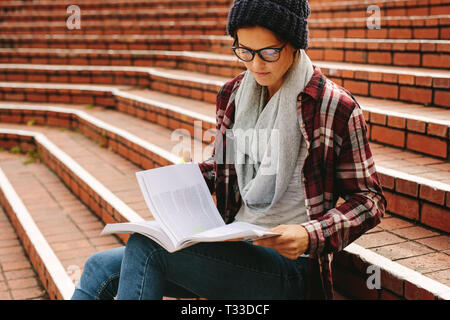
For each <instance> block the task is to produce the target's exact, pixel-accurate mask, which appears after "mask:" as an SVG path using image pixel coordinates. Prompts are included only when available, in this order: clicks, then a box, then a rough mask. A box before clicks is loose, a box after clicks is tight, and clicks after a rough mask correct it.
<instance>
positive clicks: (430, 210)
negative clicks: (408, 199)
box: [420, 203, 450, 232]
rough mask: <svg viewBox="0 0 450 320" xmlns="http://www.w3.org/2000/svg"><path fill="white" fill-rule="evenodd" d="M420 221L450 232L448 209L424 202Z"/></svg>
mask: <svg viewBox="0 0 450 320" xmlns="http://www.w3.org/2000/svg"><path fill="white" fill-rule="evenodd" d="M420 221H421V222H422V223H423V224H425V225H427V226H430V227H433V228H436V229H438V230H442V231H445V232H450V210H448V209H443V208H442V207H438V206H435V205H432V204H428V203H424V204H423V205H422V212H421V219H420Z"/></svg>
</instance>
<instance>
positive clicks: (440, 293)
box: [2, 112, 450, 299]
mask: <svg viewBox="0 0 450 320" xmlns="http://www.w3.org/2000/svg"><path fill="white" fill-rule="evenodd" d="M102 115H103V112H102ZM122 126H123V123H122ZM2 127H4V129H2V131H3V132H5V131H6V130H7V129H9V130H10V133H12V132H13V131H12V130H13V129H22V130H23V129H25V130H28V129H29V127H24V126H18V125H9V124H2ZM41 129H42V130H41ZM33 131H42V132H45V134H46V136H47V137H50V139H51V140H52V141H54V143H55V144H56V145H57V146H58V147H60V148H61V149H62V148H66V149H67V150H66V149H64V151H66V152H67V153H69V152H71V153H76V152H77V151H75V150H74V149H78V150H79V149H80V147H83V148H87V149H90V148H91V146H90V144H92V145H94V143H93V142H91V141H90V140H86V139H80V138H79V139H75V138H74V136H75V135H77V134H76V133H75V132H71V131H66V132H65V135H66V136H65V137H64V138H58V137H57V136H60V135H62V133H61V131H58V130H56V129H50V128H46V127H43V128H39V127H33ZM68 136H70V138H69V137H68ZM14 140H15V141H16V144H17V143H18V142H19V141H20V138H19V139H18V135H17V134H16V135H12V134H9V135H7V134H3V136H2V142H3V144H6V145H8V147H11V146H13V143H12V141H14ZM18 140H19V141H18ZM75 140H77V144H76V146H75V144H74V141H75ZM81 140H82V141H81ZM23 143H24V142H23V141H22V144H23ZM92 148H95V149H98V147H92ZM78 152H79V151H78ZM84 154H86V153H84ZM89 154H90V157H89V158H91V159H92V158H95V157H96V155H97V154H98V152H96V153H92V154H91V153H90V152H89ZM85 158H86V157H85ZM43 159H44V161H46V160H45V159H47V157H46V156H44V157H43ZM105 159H106V155H105V154H103V153H102V159H101V161H102V164H105ZM108 159H109V158H108ZM76 161H80V162H82V161H84V160H83V159H82V158H81V157H80V158H77V159H76ZM107 163H108V164H111V163H112V162H111V161H108V162H107ZM118 166H119V164H116V165H115V167H118ZM98 168H99V165H97V166H96V169H97V170H95V169H93V171H95V173H96V174H97V176H99V175H102V176H103V174H100V173H99V171H100V170H98ZM55 171H56V172H57V173H58V174H59V175H60V176H66V178H64V180H67V179H70V178H67V174H65V175H64V173H61V171H62V170H55ZM122 171H124V169H122ZM104 175H105V176H106V173H104ZM99 180H100V178H99ZM114 180H115V182H116V183H115V185H116V186H117V185H118V184H117V179H114ZM120 185H121V186H123V183H120ZM391 219H392V218H391ZM393 225H394V226H395V225H396V226H397V227H398V225H399V223H394V224H392V220H391V224H388V225H386V224H384V225H380V226H379V227H377V228H378V229H374V230H372V231H373V232H375V231H383V230H384V229H383V228H386V229H387V228H391V229H393V228H392V226H393ZM409 226H411V225H410V224H406V222H404V224H403V227H404V228H406V227H409ZM422 229H423V228H422ZM405 231H406V230H402V232H403V233H402V237H404V238H407V237H408V236H409V235H410V234H409V233H406V232H405ZM408 231H409V230H408ZM411 231H414V232H416V234H417V227H416V228H415V229H411ZM368 235H370V234H368ZM380 235H381V234H380ZM410 237H413V235H411V236H410ZM428 237H430V238H431V237H434V239H425V240H424V242H425V243H426V244H425V245H422V247H423V248H417V247H413V249H415V250H411V249H410V248H408V247H407V248H406V249H401V248H400V249H399V248H397V251H396V253H397V254H398V253H399V250H403V251H402V252H403V255H406V256H408V257H411V256H412V255H414V256H415V255H425V254H429V255H430V256H429V257H425V261H428V258H431V257H434V261H433V264H430V265H429V266H428V264H427V266H428V267H429V268H428V269H427V270H426V271H427V273H429V274H430V276H432V277H434V278H435V279H436V278H437V279H440V281H438V280H433V279H431V278H429V277H428V276H424V275H422V274H420V273H419V272H417V271H414V270H412V269H411V268H408V267H404V266H402V265H401V264H400V263H399V262H393V261H391V260H390V259H389V258H386V257H383V256H382V255H380V254H377V253H375V252H373V251H372V250H369V249H365V248H364V247H362V246H361V245H358V244H352V245H351V246H349V247H347V248H346V249H345V250H344V251H343V252H342V254H339V255H338V257H339V256H341V255H343V257H342V258H339V259H338V261H339V262H340V263H342V262H348V263H351V264H352V265H351V266H354V264H355V263H357V262H359V264H357V266H359V267H361V266H362V263H367V260H371V259H372V260H373V257H375V258H376V259H377V261H369V262H370V264H372V265H375V266H376V267H378V268H379V270H380V272H381V279H382V280H381V287H380V290H377V291H371V290H369V291H371V292H375V295H373V294H371V295H369V296H368V295H367V294H366V293H363V296H365V297H366V298H369V299H379V298H382V299H383V298H387V297H388V298H400V299H402V298H406V299H414V298H416V297H426V298H431V299H434V298H438V299H448V293H449V292H450V291H449V290H450V288H449V287H448V286H447V285H445V284H444V283H441V282H445V281H446V279H445V273H444V277H443V276H442V272H445V271H446V268H448V264H446V261H447V259H448V255H446V257H443V256H442V254H439V255H438V256H436V255H437V254H436V252H431V251H432V250H431V247H433V246H434V245H435V243H436V242H438V243H440V244H441V245H442V243H443V240H447V241H448V239H447V238H446V237H445V236H444V237H442V236H441V237H439V235H438V234H437V233H432V234H431V235H430V234H429V235H428ZM361 239H362V238H361ZM391 239H392V237H391ZM415 239H417V236H416V238H415ZM420 240H422V239H420ZM366 242H367V241H366ZM398 242H408V243H409V242H410V241H406V240H402V241H398ZM398 242H397V243H398ZM363 243H364V242H363ZM390 244H392V242H389V243H388V245H390ZM405 244H406V243H403V246H404V245H405ZM371 245H372V246H373V242H372V241H369V244H368V246H371ZM388 245H386V244H385V245H383V244H379V243H378V244H377V246H376V249H377V250H379V251H380V252H383V250H381V249H382V248H381V247H384V246H386V248H385V252H391V251H392V250H389V248H388ZM411 245H414V243H413V244H411ZM433 253H434V255H433ZM386 255H387V254H386ZM422 258H424V257H422ZM436 260H437V262H439V263H440V265H439V266H438V267H437V266H436ZM400 262H407V261H406V259H405V261H400ZM442 264H444V266H445V267H442ZM338 267H339V265H337V266H336V268H338ZM422 269H423V268H422ZM430 269H431V270H432V271H430ZM436 269H437V270H436ZM350 270H351V269H349V268H348V266H346V267H345V268H344V270H340V271H339V272H340V277H339V278H343V277H347V278H348V277H351V278H353V279H354V278H355V275H356V273H354V272H353V270H351V273H349V271H350ZM366 277H367V274H366ZM364 281H365V280H364ZM353 283H355V285H353V286H352V287H351V288H349V286H348V284H347V283H344V284H345V285H346V286H344V289H346V290H349V293H350V294H352V295H353V296H355V297H357V298H361V297H362V296H361V288H359V284H360V282H356V281H355V282H353ZM339 284H340V283H339ZM399 288H400V289H399ZM397 294H398V295H397Z"/></svg>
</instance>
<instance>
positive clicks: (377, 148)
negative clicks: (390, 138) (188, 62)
mask: <svg viewBox="0 0 450 320" xmlns="http://www.w3.org/2000/svg"><path fill="white" fill-rule="evenodd" d="M161 97H162V100H161V101H165V100H164V99H168V98H170V95H164V94H161ZM152 98H155V97H152ZM2 106H7V107H10V106H58V107H66V108H73V109H77V110H80V111H84V112H86V113H87V114H90V115H93V116H94V117H97V118H98V119H101V120H102V121H104V122H106V123H108V124H111V125H113V126H116V127H118V128H124V129H125V130H126V131H129V132H130V133H132V134H133V135H135V136H137V137H139V138H140V139H142V140H144V141H147V142H149V143H151V144H154V145H156V146H158V147H160V148H162V149H164V150H166V151H168V152H171V150H173V148H174V147H175V146H176V144H177V143H179V141H172V140H171V134H172V130H170V129H168V128H165V127H162V126H161V125H158V124H155V123H151V122H148V121H146V120H142V119H139V118H137V117H134V116H131V115H127V114H124V113H121V112H118V111H115V110H112V109H105V108H101V107H94V108H92V109H86V108H85V107H84V106H81V105H65V104H46V103H19V102H0V107H2ZM11 126H12V127H15V126H18V127H21V128H24V125H14V124H7V123H2V124H1V125H0V127H11ZM25 127H26V126H25ZM26 128H27V129H28V130H34V129H35V128H37V129H39V128H41V127H40V126H32V127H29V126H28V127H26ZM25 130H26V129H25ZM370 146H371V149H372V153H373V155H374V159H375V163H376V165H377V167H383V168H387V169H392V170H395V171H398V172H401V173H403V174H405V175H412V176H414V177H417V178H419V179H427V180H430V182H439V183H442V184H445V185H448V188H450V164H449V163H448V162H446V161H445V160H439V159H435V158H432V157H427V156H424V155H420V154H416V153H414V152H411V151H405V150H401V149H396V148H393V147H388V146H384V145H382V144H379V143H376V142H370ZM136 168H137V167H136Z"/></svg>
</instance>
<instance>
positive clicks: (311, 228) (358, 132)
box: [199, 66, 387, 299]
mask: <svg viewBox="0 0 450 320" xmlns="http://www.w3.org/2000/svg"><path fill="white" fill-rule="evenodd" d="M243 75H244V73H241V74H240V75H238V76H237V77H235V78H234V79H232V80H230V81H228V82H227V83H226V84H225V85H224V86H223V87H222V88H221V90H220V92H219V94H218V95H217V105H216V120H217V125H216V129H217V132H216V138H215V148H214V154H213V156H212V157H211V158H210V159H208V160H207V161H204V162H203V163H200V164H199V167H200V170H201V171H202V173H203V176H204V177H205V180H206V182H207V184H208V187H209V189H210V191H211V193H215V195H216V200H217V208H218V210H219V212H220V213H221V215H222V217H223V218H224V220H225V221H226V222H227V223H229V222H232V221H233V220H234V216H235V215H236V213H237V212H238V210H239V208H240V206H241V197H240V193H239V187H238V184H237V176H236V172H235V169H234V165H233V164H232V163H227V161H226V157H227V153H226V130H227V129H230V128H232V125H233V122H234V115H235V104H234V97H235V94H236V91H237V88H238V87H239V84H240V82H241V81H242V79H243ZM298 117H299V120H300V123H301V124H302V125H301V132H302V134H303V136H304V138H305V139H306V144H307V146H308V156H307V158H306V160H305V163H304V167H303V171H302V172H303V179H302V180H303V181H302V183H303V189H304V192H305V205H306V208H307V212H308V216H309V221H308V222H306V223H304V224H303V226H304V227H305V228H306V230H307V231H308V233H309V238H310V246H309V249H308V251H307V252H306V253H307V254H309V255H310V262H311V263H310V266H311V269H310V270H311V274H310V277H308V278H310V280H311V281H312V282H310V283H308V294H309V297H310V298H314V299H317V298H325V299H332V298H333V296H334V290H333V280H332V269H331V262H332V260H333V253H336V252H339V251H341V250H342V249H343V248H345V247H346V246H347V245H349V244H350V243H352V242H353V241H354V240H356V239H357V238H358V237H360V236H361V235H362V234H363V233H364V232H366V231H367V230H369V229H372V228H373V227H375V226H376V225H377V224H379V223H380V220H381V217H382V216H383V214H384V211H385V208H386V205H387V203H386V198H385V197H384V195H383V190H382V187H381V183H380V179H379V177H378V174H377V171H376V168H375V163H374V160H373V157H372V152H371V150H370V146H369V143H368V139H367V126H366V122H365V120H364V116H363V114H362V110H361V107H360V106H359V104H358V103H357V102H356V100H355V98H354V97H353V95H352V94H351V93H350V92H348V91H347V90H346V89H345V88H343V87H341V86H338V85H337V84H335V83H334V82H332V81H331V80H329V79H328V78H327V77H326V76H324V75H323V74H322V72H321V70H320V68H319V67H317V66H314V74H313V77H312V79H311V80H310V82H309V83H308V85H307V86H306V88H305V89H304V90H303V91H302V92H301V93H299V96H298ZM219 150H220V152H218V151H219ZM339 197H341V198H343V199H344V200H345V202H344V203H343V204H341V205H339V206H337V207H336V202H337V200H338V198H339Z"/></svg>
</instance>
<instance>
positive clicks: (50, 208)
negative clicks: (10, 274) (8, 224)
mask: <svg viewBox="0 0 450 320" xmlns="http://www.w3.org/2000/svg"><path fill="white" fill-rule="evenodd" d="M5 153H6V152H5V151H2V152H1V154H2V155H3V156H2V160H1V161H0V166H1V168H2V171H3V173H4V176H5V177H6V179H7V180H8V181H9V182H10V185H11V187H12V189H13V190H14V191H15V192H16V194H17V201H20V202H22V206H23V209H24V210H25V211H26V212H28V219H27V220H25V219H23V217H22V218H20V212H18V210H17V204H15V202H12V201H11V199H10V198H6V199H4V200H3V203H2V205H3V206H4V207H6V208H8V209H7V211H8V214H9V215H10V217H11V220H13V221H14V224H15V228H16V232H17V233H18V234H19V236H20V237H21V240H22V243H24V246H25V247H26V248H27V250H28V255H29V256H30V257H31V263H32V264H33V267H34V269H35V270H36V272H37V273H38V274H39V275H40V280H41V283H42V284H43V285H44V286H45V290H46V291H47V292H48V295H49V297H50V298H51V299H70V297H71V295H72V294H73V290H74V284H75V283H76V281H78V279H79V276H80V275H81V272H82V270H83V266H84V263H85V262H86V260H87V259H88V258H89V256H90V255H91V254H93V253H95V252H97V251H99V250H103V249H108V248H113V247H117V246H119V245H120V241H119V240H118V239H117V238H116V237H114V236H106V237H103V236H102V237H100V232H101V230H102V229H103V224H102V223H101V222H100V221H99V219H98V218H97V217H96V216H95V215H93V214H92V212H90V210H89V208H88V207H87V206H85V205H84V204H82V203H81V202H80V200H79V199H78V198H77V197H76V196H75V195H74V194H73V193H71V192H70V191H69V190H68V189H67V188H66V187H65V186H64V184H63V182H62V181H61V180H60V179H59V177H58V176H57V175H56V174H54V173H53V172H51V171H50V170H49V169H48V168H47V167H45V166H43V165H42V164H39V163H34V162H32V163H28V164H26V162H24V157H23V156H22V155H20V154H17V153H16V154H13V153H9V154H8V153H6V155H4V154H5ZM30 187H31V188H32V189H33V193H32V194H30V192H29V190H30ZM30 225H32V226H34V230H33V231H28V229H30ZM22 229H24V230H25V233H24V234H23V235H22Z"/></svg>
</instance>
